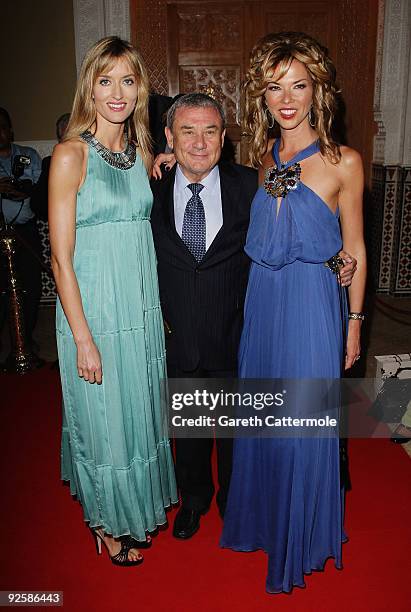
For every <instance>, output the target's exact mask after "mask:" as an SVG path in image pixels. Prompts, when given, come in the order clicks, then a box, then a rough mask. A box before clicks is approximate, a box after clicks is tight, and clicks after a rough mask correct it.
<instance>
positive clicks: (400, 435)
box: [391, 424, 411, 444]
mask: <svg viewBox="0 0 411 612" xmlns="http://www.w3.org/2000/svg"><path fill="white" fill-rule="evenodd" d="M410 440H411V427H406V426H405V425H402V424H400V425H398V427H397V429H395V431H394V433H393V434H392V436H391V441H392V442H395V444H407V442H409V441H410Z"/></svg>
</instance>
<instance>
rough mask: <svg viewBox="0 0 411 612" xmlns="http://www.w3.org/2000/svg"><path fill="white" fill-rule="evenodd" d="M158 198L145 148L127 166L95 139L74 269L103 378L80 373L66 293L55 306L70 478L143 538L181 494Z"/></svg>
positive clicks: (86, 503)
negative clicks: (169, 403) (169, 419)
mask: <svg viewBox="0 0 411 612" xmlns="http://www.w3.org/2000/svg"><path fill="white" fill-rule="evenodd" d="M151 206H152V194H151V190H150V186H149V182H148V178H147V174H146V171H145V168H144V165H143V163H142V160H141V158H140V156H139V155H137V158H136V161H135V163H134V165H133V166H132V167H131V168H129V169H119V168H116V167H113V166H111V165H110V164H109V163H108V162H106V161H105V160H104V159H102V157H101V156H100V155H99V153H98V152H97V151H96V149H94V148H93V146H89V156H88V166H87V175H86V179H85V182H84V184H83V185H82V187H81V189H80V191H79V193H78V196H77V211H76V244H75V252H74V271H75V274H76V277H77V280H78V284H79V287H80V293H81V298H82V303H83V308H84V313H85V316H86V319H87V322H88V325H89V328H90V331H91V333H92V336H93V339H94V341H95V343H96V345H97V347H98V349H99V351H100V355H101V359H102V368H103V382H102V384H101V385H97V384H90V383H88V382H85V381H84V380H83V379H81V378H79V376H78V373H77V366H76V346H75V343H74V341H73V336H72V333H71V330H70V327H69V325H68V322H67V319H66V317H65V315H64V312H63V309H62V307H61V304H60V302H59V300H58V301H57V314H56V328H57V346H58V355H59V363H60V373H61V383H62V391H63V407H64V410H63V416H64V418H63V432H62V455H61V462H62V479H63V480H65V481H69V482H70V489H71V493H72V494H73V495H76V496H77V498H78V500H79V501H80V502H81V504H82V507H83V511H84V519H85V521H87V522H88V523H89V526H90V527H103V528H104V530H105V531H106V532H107V533H109V534H112V535H113V536H114V537H119V536H121V535H126V534H131V535H132V536H133V537H134V538H136V539H137V540H145V538H146V532H147V531H153V530H155V529H156V527H157V525H161V524H164V523H165V522H166V515H165V508H166V507H167V506H169V505H170V504H171V503H173V502H176V501H177V493H176V484H175V476H174V467H173V461H172V454H171V450H170V444H169V439H168V436H167V428H166V421H165V418H166V417H165V409H164V395H163V394H162V392H161V389H162V385H164V383H165V381H166V369H165V348H164V336H163V321H162V315H161V309H160V301H159V293H158V282H157V271H156V257H155V251H154V246H153V239H152V232H151V224H150V212H151Z"/></svg>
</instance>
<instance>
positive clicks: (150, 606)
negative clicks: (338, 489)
mask: <svg viewBox="0 0 411 612" xmlns="http://www.w3.org/2000/svg"><path fill="white" fill-rule="evenodd" d="M0 380H1V387H0V404H1V409H0V445H1V446H0V450H1V456H2V462H1V492H2V503H1V526H2V538H1V546H0V551H1V552H0V555H1V561H0V590H13V589H16V590H36V591H39V590H59V591H64V608H63V609H64V610H67V611H69V612H72V611H73V612H77V611H78V612H83V611H84V612H86V611H87V612H93V611H94V610H98V611H100V610H101V611H106V610H109V611H115V612H117V611H119V610H124V611H126V610H127V611H128V610H133V611H134V610H137V611H143V612H146V611H150V612H163V611H164V612H177V611H178V612H191V611H195V612H203V611H204V612H205V611H207V612H220V611H223V610H229V611H231V610H236V611H239V612H242V611H246V610H247V611H248V610H258V611H266V610H276V611H280V612H281V611H283V610H287V611H293V612H295V611H297V612H299V611H302V612H310V611H315V612H320V611H324V612H331V611H333V612H334V611H340V610H341V611H348V612H357V611H372V612H380V611H385V610H387V611H388V610H389V611H390V612H394V611H396V612H402V611H405V610H407V611H408V610H410V609H411V596H410V594H411V591H410V586H409V584H410V575H411V546H410V544H411V520H410V510H411V486H410V477H411V460H410V459H409V457H407V455H406V454H405V452H404V451H403V450H402V449H401V448H399V447H397V446H395V445H393V444H392V443H390V442H389V441H388V440H352V441H351V442H350V459H351V477H352V487H353V489H352V491H351V492H350V493H349V494H348V497H347V513H346V522H345V525H346V529H347V532H348V534H349V537H350V541H349V543H348V544H346V545H345V546H344V551H343V552H344V555H343V560H344V566H345V567H344V570H343V571H338V570H336V569H335V568H334V566H333V565H332V562H329V563H328V564H327V566H326V569H325V572H323V573H315V574H313V575H312V576H308V577H307V579H306V584H307V588H306V589H305V590H303V589H295V590H294V592H293V594H292V595H266V594H265V591H264V579H265V569H266V558H265V555H264V554H263V553H243V554H241V553H234V552H231V551H228V550H221V549H220V548H219V547H218V538H219V535H220V529H221V522H220V519H219V517H218V514H217V512H216V509H215V506H213V508H212V510H211V511H210V512H209V514H208V515H207V516H206V517H205V518H203V520H202V524H201V529H200V531H199V532H198V534H197V535H196V536H195V537H194V538H193V539H192V540H190V541H187V542H183V541H181V542H180V541H176V540H175V539H173V538H172V536H171V530H170V529H167V530H165V531H163V532H160V534H159V535H158V536H157V537H155V538H154V542H153V546H152V548H151V549H149V550H147V551H145V561H144V564H143V565H142V566H140V567H134V568H133V567H132V568H118V567H114V566H112V564H111V563H110V562H109V560H108V558H107V556H106V555H102V556H101V557H98V556H97V555H96V553H95V548H94V544H93V540H92V538H91V536H90V534H89V533H88V530H87V529H86V527H85V525H84V524H83V521H82V511H81V508H80V505H79V504H78V503H77V502H75V501H72V499H71V497H70V492H69V489H68V487H67V486H64V485H63V484H61V482H60V480H59V443H60V420H61V419H60V390H59V380H58V374H57V372H56V371H50V370H49V369H48V367H47V368H43V369H42V370H40V371H38V372H35V373H32V374H29V375H26V376H24V377H17V376H16V377H14V376H1V379H0ZM174 513H175V510H174V511H172V512H170V513H169V519H170V522H171V521H172V520H173V515H174ZM103 552H104V551H103Z"/></svg>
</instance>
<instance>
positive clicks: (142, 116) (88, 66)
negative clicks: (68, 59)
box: [63, 36, 153, 173]
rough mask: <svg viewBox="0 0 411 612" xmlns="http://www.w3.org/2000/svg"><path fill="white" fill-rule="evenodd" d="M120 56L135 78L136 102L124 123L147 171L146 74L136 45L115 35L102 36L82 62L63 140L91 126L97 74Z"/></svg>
mask: <svg viewBox="0 0 411 612" xmlns="http://www.w3.org/2000/svg"><path fill="white" fill-rule="evenodd" d="M119 58H122V59H125V60H126V61H127V62H128V63H129V64H130V67H131V70H132V72H133V74H134V76H135V78H136V82H137V103H136V106H135V109H134V112H133V114H132V115H131V116H130V117H129V118H128V119H127V121H126V124H125V125H126V129H127V131H128V138H129V140H131V141H132V142H135V143H136V144H137V145H138V147H139V151H140V155H141V157H142V159H143V162H144V164H145V166H146V168H147V172H148V173H150V172H151V166H152V161H153V160H152V154H151V137H150V132H149V127H148V96H149V80H148V75H147V71H146V68H145V66H144V62H143V59H142V57H141V55H140V53H139V52H138V51H137V49H135V48H134V47H133V46H132V45H131V44H130V43H129V42H127V41H125V40H122V39H121V38H118V36H107V37H106V38H102V39H101V40H99V41H98V42H96V43H95V44H94V45H93V46H92V47H91V49H89V51H88V52H87V54H86V56H85V58H84V60H83V63H82V65H81V70H80V74H79V77H78V81H77V88H76V93H75V96H74V102H73V108H72V111H71V115H70V121H69V123H68V126H67V130H66V132H65V134H64V138H63V140H69V139H70V138H75V137H78V136H80V134H82V133H83V132H85V131H86V130H90V129H92V127H93V125H94V123H95V121H96V108H95V105H94V102H93V99H92V94H93V87H94V84H95V82H96V80H97V78H98V76H99V75H100V74H103V73H104V72H105V71H106V70H107V69H111V68H112V66H113V64H114V63H115V61H116V60H117V59H119Z"/></svg>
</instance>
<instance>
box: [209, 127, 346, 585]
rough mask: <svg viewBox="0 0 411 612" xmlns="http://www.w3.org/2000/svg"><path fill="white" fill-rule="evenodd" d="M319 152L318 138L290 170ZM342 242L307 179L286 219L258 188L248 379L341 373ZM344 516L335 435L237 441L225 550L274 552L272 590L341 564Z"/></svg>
mask: <svg viewBox="0 0 411 612" xmlns="http://www.w3.org/2000/svg"><path fill="white" fill-rule="evenodd" d="M279 143H280V140H279V139H278V140H277V141H276V143H275V144H274V148H273V157H274V161H275V164H276V166H277V167H278V168H280V167H281V163H280V160H279V153H278V148H279ZM318 151H319V146H318V143H317V142H314V143H312V144H311V145H310V146H309V147H307V148H306V149H304V150H303V151H301V152H300V153H298V155H296V156H295V157H294V158H293V159H292V160H290V161H289V162H288V163H287V164H286V165H285V166H284V168H289V167H290V166H291V165H293V164H296V163H297V162H300V161H302V160H304V159H306V158H307V157H309V156H310V155H314V154H315V153H317V152H318ZM341 246H342V240H341V234H340V228H339V221H338V212H337V214H334V213H333V212H332V211H331V209H330V208H329V207H328V206H327V205H326V204H325V202H324V201H323V200H322V199H321V198H320V197H319V196H318V195H317V194H316V193H314V191H312V190H311V189H310V188H309V187H307V186H306V185H304V183H302V182H298V184H297V187H296V188H295V189H294V190H291V191H289V192H288V193H287V195H286V196H285V197H283V199H282V201H281V205H280V208H279V212H278V216H277V198H276V197H272V196H271V195H269V194H268V193H267V192H266V191H265V189H264V187H263V186H261V187H260V188H259V189H258V191H257V194H256V196H255V198H254V202H253V205H252V211H251V222H250V227H249V231H248V236H247V243H246V252H247V253H248V255H249V256H250V258H251V260H252V265H251V272H250V278H249V284H248V291H247V298H246V305H245V320H244V329H243V334H242V338H241V344H240V378H242V379H247V378H248V379H250V378H251V379H252V378H279V377H285V378H294V379H296V378H298V379H300V378H301V379H302V378H309V379H312V378H326V379H335V378H337V379H338V378H339V377H340V374H341V359H342V341H343V338H342V336H343V333H342V322H341V303H340V297H339V289H338V285H337V282H336V278H335V275H334V274H333V273H332V272H331V271H330V269H329V268H327V267H326V266H325V265H324V262H325V261H327V260H328V259H329V258H330V257H332V256H333V255H335V254H336V253H337V252H338V251H339V250H340V249H341ZM342 520H343V490H342V488H341V486H340V474H339V440H338V436H337V435H335V436H333V437H316V438H315V437H311V438H279V437H277V438H269V439H264V438H253V439H250V438H248V439H247V438H246V439H244V438H242V439H237V440H236V441H235V446H234V458H233V474H232V480H231V486H230V492H229V498H228V505H227V510H226V514H225V521H224V530H223V535H222V538H221V545H222V546H223V547H228V548H232V549H234V550H240V551H251V550H256V549H263V550H264V551H266V552H267V554H268V575H267V579H266V589H267V591H268V592H271V593H280V592H290V591H291V590H292V589H293V587H294V586H300V587H304V586H305V584H304V574H309V573H311V571H312V570H321V569H323V567H324V564H325V561H326V559H327V558H328V557H334V559H335V565H336V566H337V567H338V568H340V567H341V548H342V546H341V544H342V541H343V539H344V537H345V536H344V533H343V525H342Z"/></svg>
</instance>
